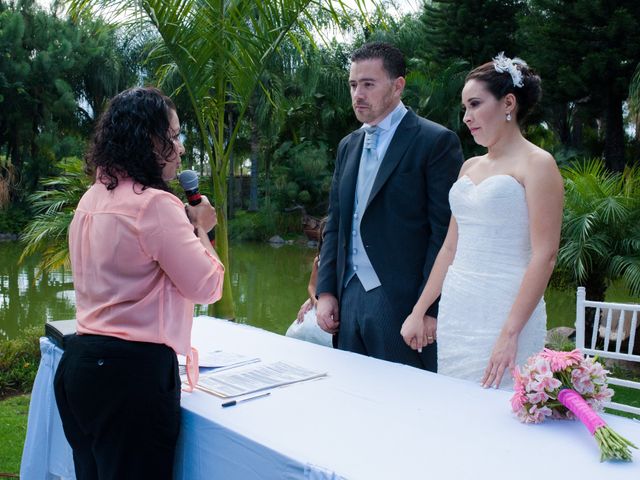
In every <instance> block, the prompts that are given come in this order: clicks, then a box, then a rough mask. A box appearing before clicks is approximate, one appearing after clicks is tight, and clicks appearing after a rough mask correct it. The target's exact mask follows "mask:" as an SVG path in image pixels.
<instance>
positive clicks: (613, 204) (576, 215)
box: [557, 160, 640, 300]
mask: <svg viewBox="0 0 640 480" xmlns="http://www.w3.org/2000/svg"><path fill="white" fill-rule="evenodd" d="M562 175H563V177H564V183H565V205H564V212H563V222H562V236H561V243H560V250H559V252H558V261H557V265H558V268H559V269H560V270H562V271H564V272H566V273H567V274H569V275H570V276H571V278H572V280H573V281H574V282H576V283H579V284H581V285H584V286H586V287H587V291H588V292H589V297H590V298H593V299H594V300H603V299H604V292H605V289H606V286H607V285H608V284H609V283H610V282H611V281H613V280H616V279H621V281H622V283H623V285H624V286H625V288H627V289H628V290H629V292H631V294H632V295H635V296H638V295H640V168H638V167H636V168H627V169H626V170H625V172H624V173H612V172H609V171H607V170H606V169H605V167H604V164H603V162H602V161H601V160H591V161H587V162H584V163H578V164H575V165H574V166H571V167H567V168H563V169H562Z"/></svg>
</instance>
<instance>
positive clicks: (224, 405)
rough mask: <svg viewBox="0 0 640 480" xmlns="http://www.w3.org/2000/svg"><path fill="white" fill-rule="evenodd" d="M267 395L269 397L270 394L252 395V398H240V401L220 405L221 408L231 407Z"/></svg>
mask: <svg viewBox="0 0 640 480" xmlns="http://www.w3.org/2000/svg"><path fill="white" fill-rule="evenodd" d="M267 395H271V392H267V393H261V394H260V395H254V396H253V397H247V398H241V399H240V400H231V401H230V402H225V403H223V404H222V408H226V407H233V406H234V405H237V404H239V403H242V402H248V401H249V400H255V399H256V398H262V397H266V396H267Z"/></svg>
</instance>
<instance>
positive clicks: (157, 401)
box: [54, 88, 224, 480]
mask: <svg viewBox="0 0 640 480" xmlns="http://www.w3.org/2000/svg"><path fill="white" fill-rule="evenodd" d="M183 153H184V147H183V145H182V143H181V141H180V122H179V119H178V115H177V113H176V108H175V105H174V104H173V102H172V101H171V100H170V99H169V98H168V97H166V96H165V95H163V94H162V93H161V92H160V91H159V90H157V89H155V88H132V89H129V90H126V91H124V92H122V93H120V94H118V95H117V96H116V97H114V98H113V99H112V100H111V102H110V104H109V106H108V108H107V110H106V112H105V113H104V114H103V115H102V117H101V118H100V120H99V121H98V124H97V127H96V130H95V132H94V137H93V140H92V144H91V147H90V149H89V152H88V154H87V156H86V163H87V169H88V171H90V172H91V173H92V175H93V178H94V180H95V181H94V183H93V185H92V186H91V188H89V189H88V190H87V192H86V193H85V194H84V195H83V197H82V199H81V200H80V203H79V204H78V206H77V209H76V211H75V214H74V217H73V220H72V222H71V226H70V230H69V253H70V257H71V265H72V269H73V282H74V288H75V292H76V308H77V312H76V318H77V332H78V335H77V336H75V337H74V338H72V339H71V341H69V342H68V345H67V347H66V351H65V352H64V355H63V356H62V360H61V361H60V365H59V367H58V370H57V372H56V376H55V381H54V386H55V395H56V401H57V404H58V409H59V411H60V416H61V418H62V425H63V428H64V432H65V435H66V437H67V440H68V441H69V444H70V445H71V447H72V449H73V460H74V465H75V470H76V477H77V478H78V480H85V479H100V480H105V479H109V480H115V479H119V480H122V479H141V478H153V479H169V478H171V477H172V474H173V462H174V452H175V447H176V440H177V436H178V431H179V427H180V377H179V376H178V363H177V359H176V352H177V353H181V354H184V355H187V356H189V355H190V354H191V324H192V319H193V307H194V303H204V304H206V303H213V302H215V301H217V300H218V299H219V298H220V297H221V294H222V281H223V276H224V267H223V266H222V263H221V262H220V260H219V259H218V256H217V254H216V253H215V251H214V249H213V247H212V246H211V243H210V242H209V240H208V238H207V232H208V231H209V230H211V229H212V228H213V227H214V226H215V224H216V212H215V209H214V208H213V207H212V206H211V204H210V203H209V201H208V200H207V199H206V198H205V197H203V198H202V202H201V203H200V204H199V205H196V206H187V207H186V212H187V214H186V215H185V206H184V205H183V203H182V202H181V201H180V200H179V199H178V197H176V196H175V195H174V194H173V193H172V192H171V190H170V188H169V185H168V184H167V182H168V181H169V180H171V179H173V178H175V176H176V170H177V169H178V167H179V165H180V157H181V155H182V154H183ZM194 231H195V232H196V233H195V234H194Z"/></svg>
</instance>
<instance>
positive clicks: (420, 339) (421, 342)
mask: <svg viewBox="0 0 640 480" xmlns="http://www.w3.org/2000/svg"><path fill="white" fill-rule="evenodd" d="M428 318H431V319H432V320H433V321H434V322H435V319H433V318H432V317H427V316H426V315H420V314H417V313H415V312H411V314H410V315H409V316H408V317H407V318H406V319H405V321H404V323H403V324H402V328H401V329H400V335H402V338H403V339H404V341H405V343H406V344H407V345H408V346H409V347H410V348H411V349H413V350H417V351H418V352H422V347H424V346H426V345H427V344H428V343H433V341H434V340H433V336H434V335H435V334H432V333H427V331H428V326H427V325H426V320H427V319H428ZM432 327H433V328H432V331H433V332H435V324H434V325H432ZM427 336H429V339H427Z"/></svg>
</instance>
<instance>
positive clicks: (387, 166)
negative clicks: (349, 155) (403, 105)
mask: <svg viewBox="0 0 640 480" xmlns="http://www.w3.org/2000/svg"><path fill="white" fill-rule="evenodd" d="M417 120H418V118H417V116H416V114H415V113H413V112H412V111H411V110H409V111H407V113H406V114H405V115H404V118H403V119H402V120H401V121H400V124H399V125H398V128H396V131H395V133H394V134H393V138H392V139H391V142H390V143H389V147H388V148H387V151H386V153H385V155H384V158H383V159H382V163H381V164H380V169H379V170H378V174H377V175H376V179H375V181H374V182H373V187H372V188H371V194H370V195H369V200H368V201H367V207H368V206H369V204H370V203H371V200H372V199H373V198H374V197H375V196H376V195H377V194H378V192H379V191H380V189H381V188H382V186H383V185H384V184H385V182H386V181H387V180H388V179H389V177H390V176H391V173H393V171H394V170H395V168H396V166H397V165H398V163H400V160H401V159H402V157H403V156H404V152H405V151H406V150H407V148H409V145H411V142H412V140H413V137H414V136H415V134H416V132H417V127H418V121H417ZM356 174H357V171H356Z"/></svg>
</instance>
